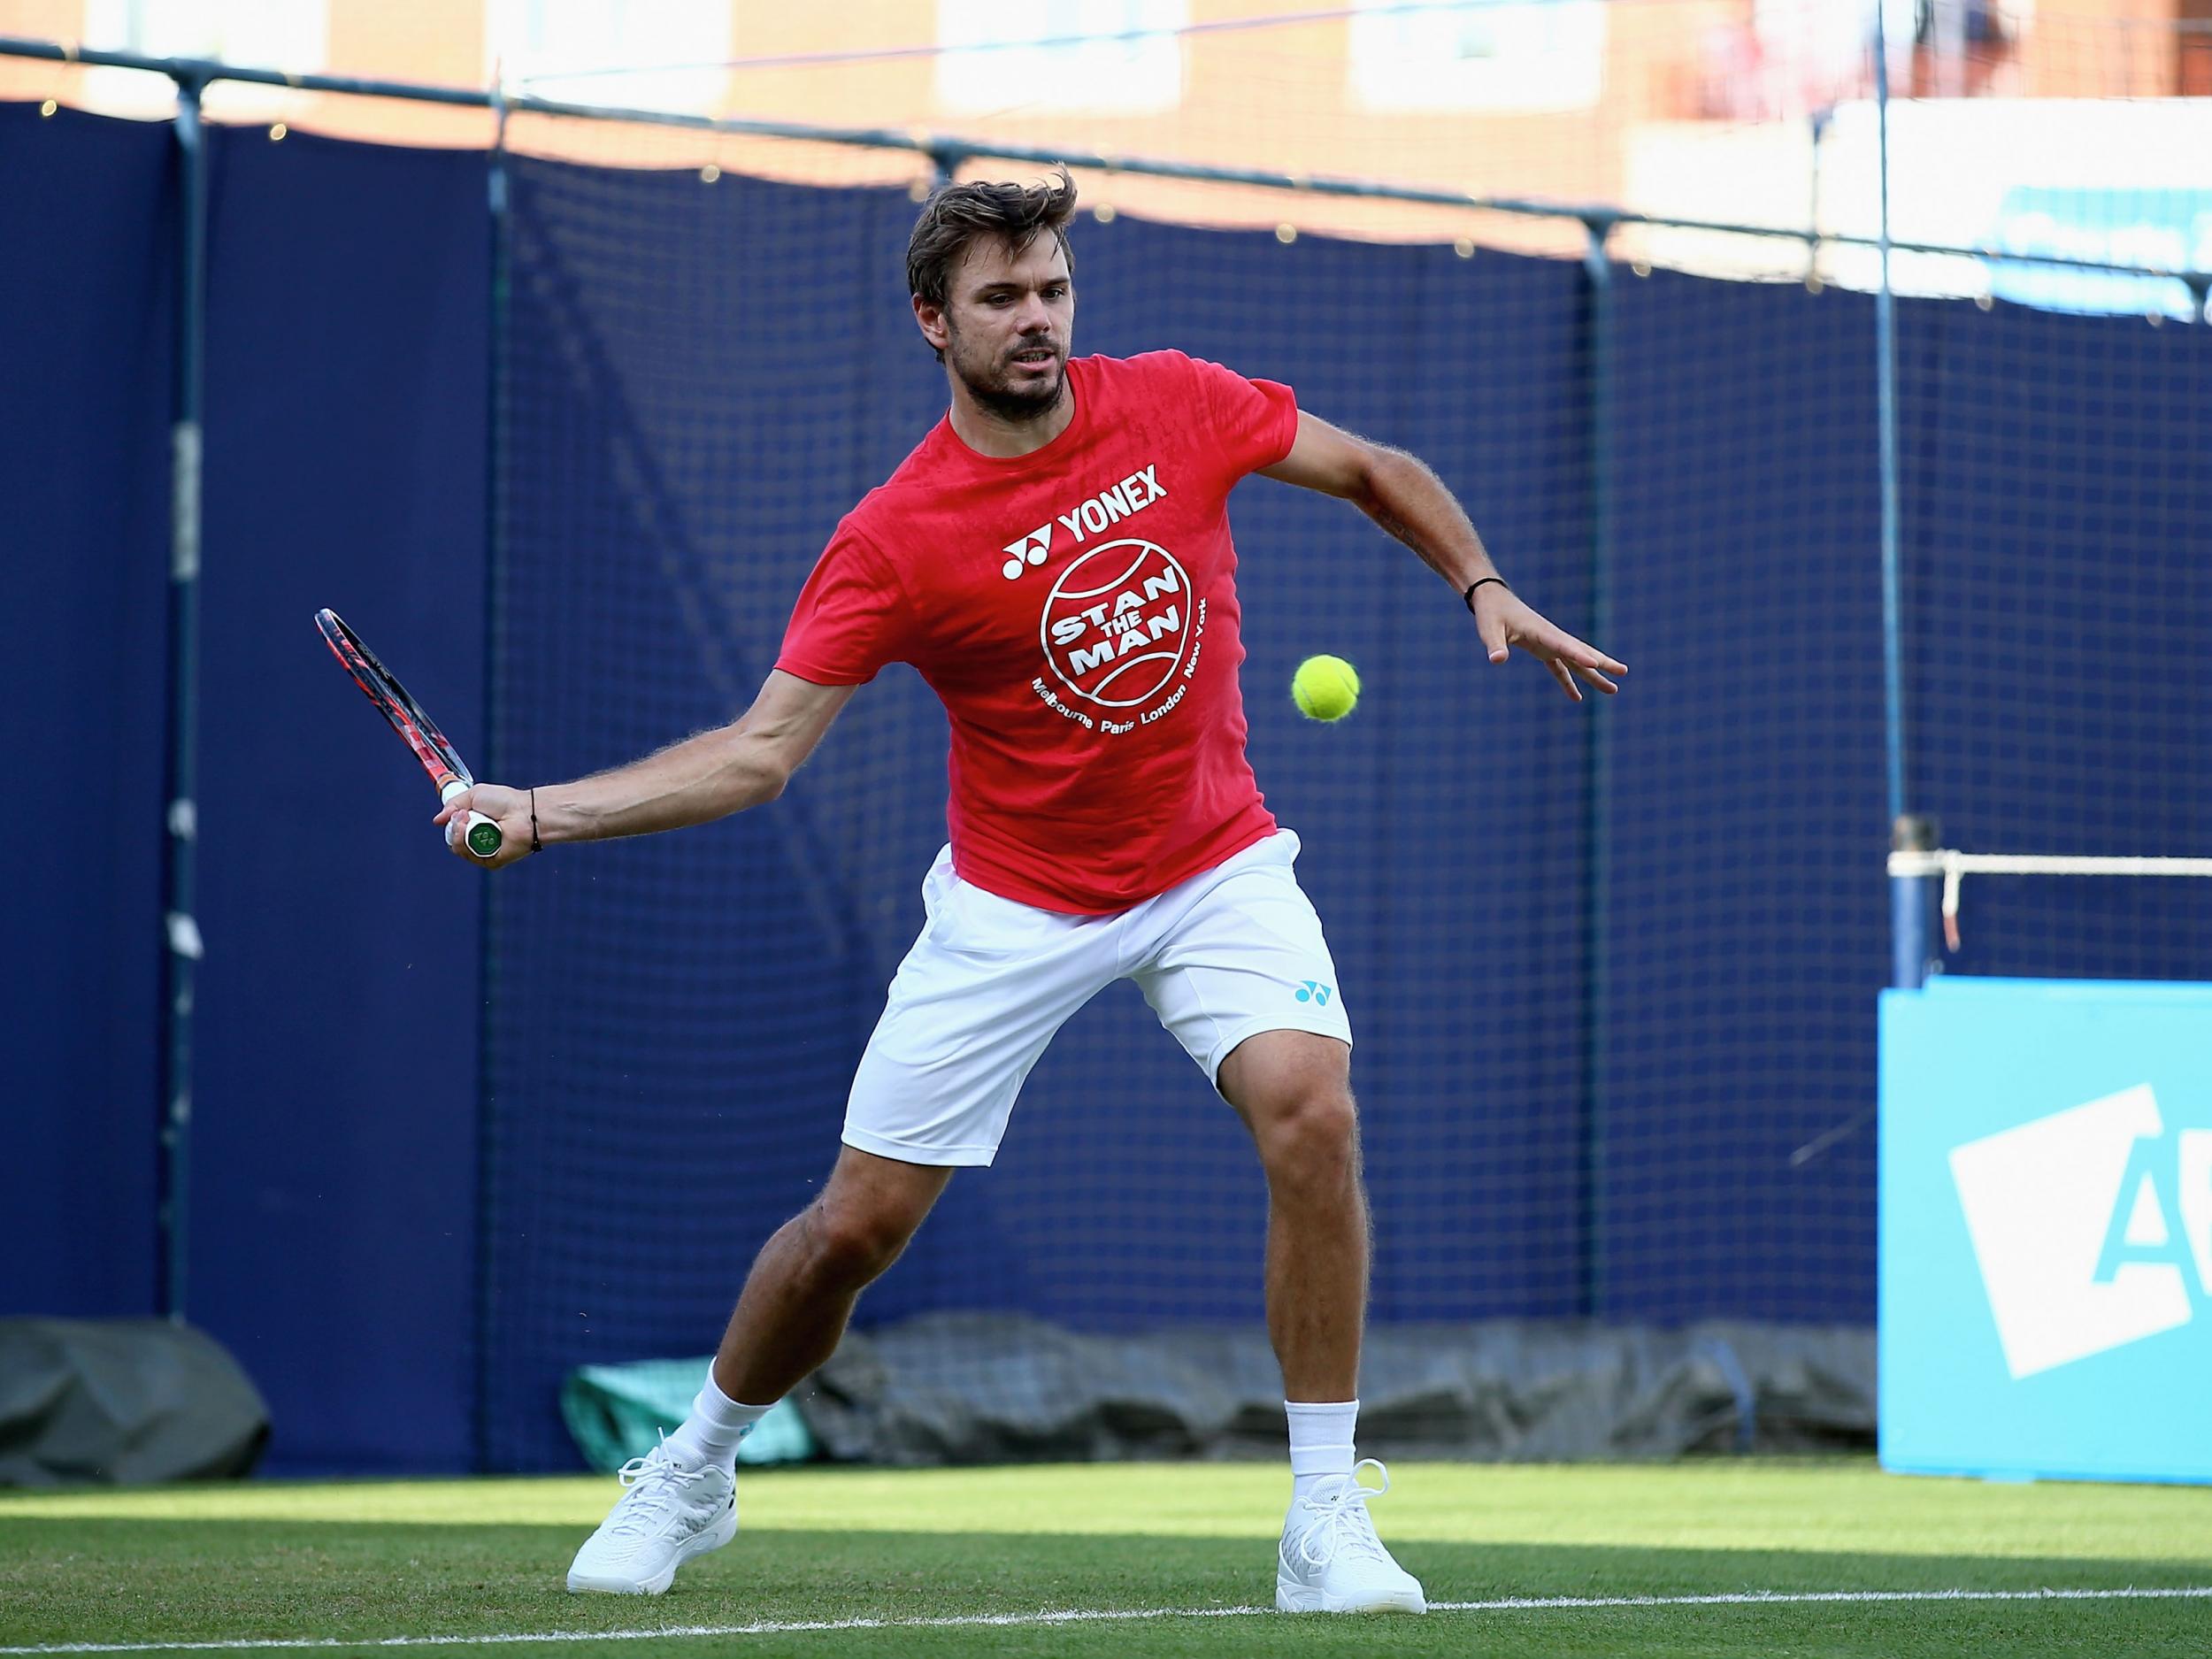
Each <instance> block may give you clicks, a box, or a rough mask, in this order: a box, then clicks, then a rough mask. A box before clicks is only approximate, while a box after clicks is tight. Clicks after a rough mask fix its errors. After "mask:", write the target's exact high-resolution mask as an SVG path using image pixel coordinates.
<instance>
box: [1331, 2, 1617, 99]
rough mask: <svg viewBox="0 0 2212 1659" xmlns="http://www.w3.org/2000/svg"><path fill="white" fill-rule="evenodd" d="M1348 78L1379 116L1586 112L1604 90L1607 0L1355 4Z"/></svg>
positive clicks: (1355, 96)
mask: <svg viewBox="0 0 2212 1659" xmlns="http://www.w3.org/2000/svg"><path fill="white" fill-rule="evenodd" d="M1358 4H1359V7H1360V10H1361V11H1363V12H1374V13H1375V15H1374V16H1371V17H1359V16H1355V17H1354V18H1353V19H1351V23H1350V28H1349V33H1350V36H1351V40H1350V49H1349V50H1348V53H1347V54H1346V65H1345V73H1346V78H1347V82H1348V90H1349V92H1350V95H1351V99H1352V102H1353V104H1355V105H1356V106H1357V107H1358V108H1360V109H1362V110H1366V111H1372V112H1375V113H1378V114H1391V113H1398V114H1409V113H1438V112H1442V113H1448V112H1473V113H1482V112H1486V111H1487V112H1494V113H1498V114H1532V113H1540V112H1543V111H1562V110H1586V109H1590V108H1592V107H1594V105H1595V104H1597V102H1598V100H1599V99H1600V98H1601V96H1604V91H1605V46H1606V18H1605V11H1606V8H1605V0H1470V4H1466V5H1464V6H1451V7H1444V6H1438V7H1434V8H1425V9H1420V10H1414V9H1401V8H1400V7H1399V0H1358Z"/></svg>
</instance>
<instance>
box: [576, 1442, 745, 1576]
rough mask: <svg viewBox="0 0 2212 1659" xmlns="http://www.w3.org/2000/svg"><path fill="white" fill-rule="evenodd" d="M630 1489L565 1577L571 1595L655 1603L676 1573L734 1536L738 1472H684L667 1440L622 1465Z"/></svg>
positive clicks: (620, 1474) (586, 1542)
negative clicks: (642, 1598)
mask: <svg viewBox="0 0 2212 1659" xmlns="http://www.w3.org/2000/svg"><path fill="white" fill-rule="evenodd" d="M617 1479H619V1480H620V1481H621V1482H622V1484H623V1486H625V1487H626V1488H627V1490H626V1491H625V1492H624V1493H623V1494H622V1496H621V1497H620V1498H618V1499H617V1500H616V1502H615V1506H614V1508H613V1509H612V1510H611V1511H610V1512H609V1514H608V1516H607V1518H606V1519H605V1520H603V1521H602V1522H600V1523H599V1530H598V1531H597V1532H594V1533H593V1534H592V1535H591V1536H590V1537H589V1538H588V1539H586V1540H584V1547H583V1548H581V1549H580V1550H578V1551H577V1552H576V1560H575V1563H574V1564H572V1566H571V1567H570V1568H569V1570H568V1587H569V1589H570V1590H572V1591H578V1590H600V1591H604V1592H606V1593H608V1594H613V1595H658V1594H660V1593H661V1592H662V1591H664V1590H665V1589H666V1588H668V1586H669V1585H670V1584H671V1583H672V1582H673V1581H674V1579H675V1577H676V1569H677V1568H679V1567H680V1566H682V1565H683V1564H684V1563H686V1562H687V1561H689V1560H690V1559H691V1558H692V1557H693V1556H695V1555H705V1554H706V1553H707V1552H708V1551H709V1550H710V1549H719V1548H722V1546H723V1545H725V1544H726V1543H728V1542H729V1541H730V1540H732V1539H733V1538H734V1537H736V1536H737V1476H736V1471H733V1470H730V1469H725V1468H721V1467H719V1466H716V1467H712V1468H707V1469H687V1468H686V1467H684V1466H683V1465H682V1464H680V1463H677V1462H676V1460H675V1459H674V1458H672V1457H671V1456H670V1455H669V1454H668V1445H667V1442H666V1440H663V1441H662V1443H661V1444H660V1445H658V1446H656V1447H655V1448H653V1449H652V1450H651V1451H649V1452H648V1453H647V1454H646V1455H644V1456H642V1457H633V1458H632V1459H631V1460H630V1461H629V1462H628V1463H625V1464H623V1465H622V1468H621V1470H620V1471H619V1472H618V1476H617Z"/></svg>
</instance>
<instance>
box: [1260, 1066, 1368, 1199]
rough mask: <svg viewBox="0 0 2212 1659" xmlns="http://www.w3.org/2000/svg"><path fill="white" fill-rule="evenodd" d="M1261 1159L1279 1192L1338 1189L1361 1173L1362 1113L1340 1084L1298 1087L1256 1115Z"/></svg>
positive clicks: (1348, 1091) (1349, 1093)
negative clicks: (1360, 1133) (1360, 1122)
mask: <svg viewBox="0 0 2212 1659" xmlns="http://www.w3.org/2000/svg"><path fill="white" fill-rule="evenodd" d="M1252 1118H1253V1133H1254V1136H1255V1138H1256V1140H1257V1141H1258V1142H1259V1148H1260V1161H1261V1162H1262V1164H1264V1165H1265V1166H1266V1169H1267V1177H1268V1180H1269V1182H1270V1184H1271V1185H1272V1186H1274V1187H1276V1188H1277V1189H1278V1190H1284V1189H1286V1188H1287V1189H1290V1190H1312V1191H1317V1192H1318V1191H1334V1190H1337V1189H1340V1188H1341V1187H1343V1186H1344V1185H1345V1183H1347V1182H1348V1181H1355V1180H1356V1179H1358V1176H1359V1111H1358V1109H1357V1107H1356V1106H1355V1105H1354V1104H1353V1101H1352V1092H1351V1090H1350V1089H1348V1088H1347V1087H1343V1086H1342V1085H1341V1084H1339V1083H1334V1082H1316V1083H1312V1084H1310V1085H1308V1086H1305V1087H1299V1088H1296V1089H1294V1090H1292V1091H1290V1092H1288V1093H1287V1094H1284V1095H1283V1096H1282V1097H1280V1098H1279V1099H1277V1100H1275V1101H1272V1102H1268V1103H1267V1104H1266V1106H1265V1107H1264V1109H1263V1110H1256V1111H1255V1112H1254V1113H1253V1114H1252Z"/></svg>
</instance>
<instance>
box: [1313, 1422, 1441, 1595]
mask: <svg viewBox="0 0 2212 1659" xmlns="http://www.w3.org/2000/svg"><path fill="white" fill-rule="evenodd" d="M1363 1469H1372V1470H1373V1471H1375V1473H1376V1474H1377V1475H1379V1476H1380V1477H1381V1479H1382V1485H1381V1486H1362V1485H1360V1480H1359V1471H1361V1470H1363ZM1389 1490H1390V1471H1388V1470H1387V1469H1385V1468H1384V1467H1383V1466H1382V1465H1381V1464H1380V1463H1377V1462H1376V1461H1375V1460H1374V1459H1373V1458H1371V1457H1363V1458H1361V1459H1360V1461H1359V1462H1358V1463H1356V1464H1354V1465H1353V1468H1352V1472H1351V1473H1350V1474H1348V1475H1340V1476H1338V1477H1337V1478H1336V1479H1333V1480H1325V1481H1323V1482H1322V1483H1321V1484H1320V1485H1319V1486H1317V1487H1316V1488H1315V1489H1314V1491H1313V1493H1312V1494H1311V1495H1310V1496H1308V1497H1304V1498H1301V1499H1298V1500H1297V1501H1296V1502H1294V1503H1292V1504H1291V1506H1290V1514H1289V1515H1288V1516H1287V1517H1286V1518H1285V1519H1284V1522H1283V1547H1282V1549H1281V1551H1280V1553H1279V1555H1278V1557H1277V1564H1276V1568H1275V1605H1276V1607H1277V1609H1279V1610H1280V1611H1282V1612H1285V1613H1425V1612H1427V1611H1428V1610H1429V1604H1428V1601H1427V1599H1426V1598H1425V1596H1423V1595H1422V1594H1421V1584H1420V1580H1418V1579H1417V1578H1415V1577H1414V1576H1413V1575H1412V1574H1411V1573H1409V1572H1408V1571H1406V1570H1405V1569H1404V1568H1402V1567H1401V1566H1400V1565H1399V1564H1398V1563H1396V1562H1394V1561H1393V1560H1392V1559H1391V1558H1390V1552H1389V1551H1388V1550H1386V1549H1385V1548H1383V1545H1382V1540H1381V1539H1379V1538H1377V1537H1376V1536H1375V1524H1374V1522H1373V1521H1371V1520H1370V1519H1369V1518H1368V1516H1367V1501H1368V1499H1370V1498H1379V1497H1380V1496H1382V1494H1384V1493H1386V1492H1387V1491H1389Z"/></svg>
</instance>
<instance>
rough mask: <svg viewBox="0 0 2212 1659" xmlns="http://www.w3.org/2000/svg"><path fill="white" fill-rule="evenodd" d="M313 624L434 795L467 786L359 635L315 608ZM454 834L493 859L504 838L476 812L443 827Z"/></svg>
mask: <svg viewBox="0 0 2212 1659" xmlns="http://www.w3.org/2000/svg"><path fill="white" fill-rule="evenodd" d="M315 626H316V629H317V630H318V631H319V633H320V634H322V636H323V643H324V644H326V645H327V646H329V647H330V650H331V655H332V656H334V657H336V658H337V659H338V660H339V662H340V663H342V664H344V666H345V671H346V672H348V673H349V674H351V675H352V676H353V683H354V684H356V685H357V686H358V687H361V691H362V695H365V697H367V698H368V700H369V701H370V702H371V703H374V704H376V706H377V708H378V709H379V710H381V711H382V712H383V715H384V718H386V719H388V720H389V721H390V722H391V723H392V729H393V730H395V731H396V732H397V733H399V734H400V735H401V736H402V737H403V738H405V739H406V740H407V747H408V748H410V749H413V750H414V751H415V758H416V759H417V760H419V761H420V762H422V769H423V770H424V771H425V772H428V773H429V774H430V781H431V782H432V783H434V784H435V785H437V787H438V799H439V800H441V801H450V800H452V799H453V797H454V796H455V795H459V794H460V793H461V792H462V791H463V790H465V789H467V788H470V787H473V786H474V784H475V782H476V780H475V779H474V778H473V777H472V776H471V775H470V773H469V769H468V767H467V766H466V765H465V764H463V763H462V760H461V757H460V755H459V753H458V752H457V750H456V749H454V747H453V745H452V744H451V743H450V742H449V741H447V738H446V734H445V733H443V732H441V731H440V730H439V729H438V727H437V724H436V722H435V721H434V720H432V719H431V718H430V717H429V716H428V715H426V714H425V713H424V712H423V711H422V705H421V704H420V703H417V702H416V701H415V700H414V699H413V698H412V697H411V696H409V695H407V687H404V686H403V685H401V684H400V683H399V681H398V680H395V679H394V678H393V677H392V671H391V670H390V669H388V668H387V667H385V666H384V664H381V663H380V662H378V661H377V660H376V653H375V652H374V651H372V650H371V649H369V648H368V647H367V646H366V645H364V644H363V643H362V642H361V636H360V635H359V634H356V633H355V632H354V631H353V630H352V629H351V628H349V627H348V626H346V625H345V623H344V622H342V620H340V618H339V616H338V613H337V612H336V611H317V612H316V613H315ZM456 832H458V833H459V836H460V840H461V842H462V844H463V845H465V846H466V847H467V849H469V851H470V852H471V853H472V854H474V855H475V856H477V857H479V858H493V857H496V856H498V854H499V848H500V843H501V841H503V839H504V838H503V836H502V835H501V834H500V833H499V826H498V825H497V824H496V823H495V822H494V821H493V820H491V819H490V818H486V817H485V816H484V815H483V814H482V813H481V812H471V813H470V814H468V816H467V817H466V818H465V819H463V820H462V822H461V823H460V824H457V825H453V826H450V827H449V828H448V830H447V832H446V834H447V837H448V839H449V841H450V840H451V838H452V837H453V836H454V834H455V833H456Z"/></svg>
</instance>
